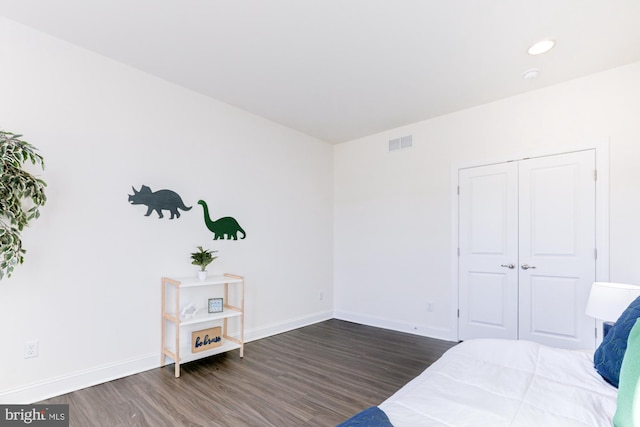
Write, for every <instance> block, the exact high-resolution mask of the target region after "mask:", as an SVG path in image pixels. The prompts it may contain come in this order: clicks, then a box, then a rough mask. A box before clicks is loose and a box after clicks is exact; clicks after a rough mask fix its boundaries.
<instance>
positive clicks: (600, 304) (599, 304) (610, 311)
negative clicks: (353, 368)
mask: <svg viewBox="0 0 640 427" xmlns="http://www.w3.org/2000/svg"><path fill="white" fill-rule="evenodd" d="M638 296H640V286H636V285H628V284H625V283H609V282H595V283H594V284H593V285H592V286H591V293H590V294H589V301H588V302H587V310H586V313H587V316H591V317H595V318H596V319H600V320H603V321H605V322H615V321H616V320H618V317H620V315H621V314H622V312H623V311H624V310H625V309H626V308H627V307H628V306H629V304H631V302H632V301H633V300H634V299H636V298H637V297H638Z"/></svg>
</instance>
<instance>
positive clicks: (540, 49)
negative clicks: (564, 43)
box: [527, 40, 556, 55]
mask: <svg viewBox="0 0 640 427" xmlns="http://www.w3.org/2000/svg"><path fill="white" fill-rule="evenodd" d="M555 44H556V42H554V41H553V40H540V41H539V42H537V43H535V44H534V45H533V46H531V47H530V48H529V50H528V51H527V52H528V53H529V55H540V54H541V53H545V52H548V51H550V50H551V48H552V47H553V46H554V45H555Z"/></svg>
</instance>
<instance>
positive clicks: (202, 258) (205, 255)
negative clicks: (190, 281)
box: [191, 246, 218, 280]
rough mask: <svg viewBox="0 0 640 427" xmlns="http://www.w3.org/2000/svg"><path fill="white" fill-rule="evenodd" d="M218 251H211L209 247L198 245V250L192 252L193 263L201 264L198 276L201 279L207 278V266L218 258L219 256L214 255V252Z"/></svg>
mask: <svg viewBox="0 0 640 427" xmlns="http://www.w3.org/2000/svg"><path fill="white" fill-rule="evenodd" d="M215 252H218V251H210V250H208V249H203V248H202V246H198V252H194V253H192V254H191V259H192V260H193V261H191V264H193V265H198V266H200V271H198V278H199V279H200V280H204V279H206V278H207V266H208V265H209V264H211V263H212V262H213V260H214V259H216V258H218V257H217V256H213V254H214V253H215Z"/></svg>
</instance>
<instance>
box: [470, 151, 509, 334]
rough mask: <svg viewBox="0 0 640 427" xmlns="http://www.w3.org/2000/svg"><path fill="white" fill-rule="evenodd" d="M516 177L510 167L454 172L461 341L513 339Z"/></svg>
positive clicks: (497, 166)
mask: <svg viewBox="0 0 640 427" xmlns="http://www.w3.org/2000/svg"><path fill="white" fill-rule="evenodd" d="M517 178H518V177H517V166H516V165H515V164H512V163H506V164H499V165H490V166H482V167H477V168H471V169H462V170H460V172H459V181H458V182H459V184H460V212H459V214H460V220H459V226H460V234H459V235H460V241H459V246H460V259H459V272H458V273H459V275H458V277H459V291H460V292H459V309H460V311H459V313H460V314H459V316H460V319H459V322H458V327H459V331H458V333H459V337H460V339H465V340H466V339H471V338H480V337H491V338H507V339H516V338H517V334H518V313H517V303H518V284H517V276H518V270H517V268H516V265H517V262H518V260H517V250H518V241H517V230H518V223H517V181H518V179H517ZM509 265H510V266H511V268H509V267H508V266H509Z"/></svg>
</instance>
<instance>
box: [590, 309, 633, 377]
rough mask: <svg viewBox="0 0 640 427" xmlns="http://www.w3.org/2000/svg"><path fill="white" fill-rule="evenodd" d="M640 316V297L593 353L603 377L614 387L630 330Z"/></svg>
mask: <svg viewBox="0 0 640 427" xmlns="http://www.w3.org/2000/svg"><path fill="white" fill-rule="evenodd" d="M639 317H640V297H638V298H636V299H635V300H634V301H633V302H632V303H631V304H629V307H627V308H626V310H625V311H624V312H623V313H622V314H621V315H620V318H618V320H617V321H616V323H615V324H614V325H613V327H612V328H611V330H610V331H609V333H608V334H607V335H606V336H605V337H604V339H603V340H602V344H600V346H599V347H598V348H597V349H596V352H595V354H594V355H593V364H594V366H595V368H596V370H597V371H598V373H599V374H600V375H602V378H604V379H605V380H606V381H607V382H608V383H609V384H611V385H613V386H614V387H618V382H619V381H620V367H621V366H622V359H623V358H624V352H625V351H626V349H627V339H628V338H629V332H630V331H631V328H633V325H634V324H635V323H636V319H637V318H639Z"/></svg>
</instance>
